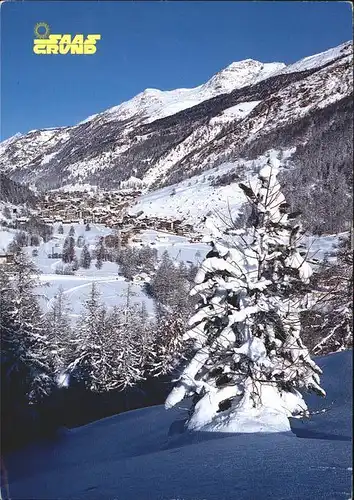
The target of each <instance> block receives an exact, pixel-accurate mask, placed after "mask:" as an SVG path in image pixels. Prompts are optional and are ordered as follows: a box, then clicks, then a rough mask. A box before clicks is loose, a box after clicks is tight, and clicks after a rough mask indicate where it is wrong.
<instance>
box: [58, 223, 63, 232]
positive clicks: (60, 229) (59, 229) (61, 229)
mask: <svg viewBox="0 0 354 500" xmlns="http://www.w3.org/2000/svg"><path fill="white" fill-rule="evenodd" d="M58 234H64V228H63V225H62V224H60V226H59V227H58Z"/></svg>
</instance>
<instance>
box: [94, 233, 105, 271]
mask: <svg viewBox="0 0 354 500" xmlns="http://www.w3.org/2000/svg"><path fill="white" fill-rule="evenodd" d="M95 256H96V267H97V269H101V268H102V264H103V261H105V260H106V256H107V252H106V248H105V244H104V238H103V237H101V238H99V240H98V242H97V245H96V248H95Z"/></svg>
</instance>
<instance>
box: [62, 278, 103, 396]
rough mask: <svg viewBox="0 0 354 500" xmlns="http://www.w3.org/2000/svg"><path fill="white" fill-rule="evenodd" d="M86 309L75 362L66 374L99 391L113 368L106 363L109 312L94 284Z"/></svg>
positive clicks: (77, 341)
mask: <svg viewBox="0 0 354 500" xmlns="http://www.w3.org/2000/svg"><path fill="white" fill-rule="evenodd" d="M84 308H85V310H84V313H83V315H82V318H81V320H80V321H79V322H78V324H77V328H76V335H75V342H74V353H73V357H74V359H73V360H72V361H71V362H70V363H69V365H68V368H67V370H66V373H67V374H69V375H70V376H72V377H73V378H75V379H76V380H78V381H80V382H81V383H83V385H84V386H85V387H87V388H88V389H89V390H91V391H100V389H101V387H102V385H104V384H105V377H106V372H107V371H109V369H110V367H109V366H108V365H107V363H106V350H107V347H106V346H107V342H106V318H107V311H106V308H105V307H104V305H103V304H102V302H101V295H100V292H99V290H98V288H97V285H96V284H95V283H92V287H91V291H90V295H89V297H88V299H87V300H86V301H85V303H84Z"/></svg>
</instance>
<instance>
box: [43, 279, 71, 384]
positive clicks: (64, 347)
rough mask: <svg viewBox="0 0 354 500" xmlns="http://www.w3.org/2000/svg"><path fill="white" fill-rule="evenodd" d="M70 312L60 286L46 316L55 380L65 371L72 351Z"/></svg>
mask: <svg viewBox="0 0 354 500" xmlns="http://www.w3.org/2000/svg"><path fill="white" fill-rule="evenodd" d="M70 312H71V309H70V305H69V302H68V299H67V297H66V296H65V294H64V289H63V287H62V286H60V287H59V289H58V294H57V295H56V297H55V299H54V301H53V304H52V306H51V309H50V311H49V312H48V313H47V315H46V329H47V336H48V342H49V346H50V352H51V360H52V367H53V373H54V374H55V376H56V377H57V379H58V377H59V376H60V375H61V374H62V373H63V372H64V371H65V369H66V366H67V364H68V362H69V360H70V357H71V355H72V350H73V347H72V330H71V323H70V319H69V314H70Z"/></svg>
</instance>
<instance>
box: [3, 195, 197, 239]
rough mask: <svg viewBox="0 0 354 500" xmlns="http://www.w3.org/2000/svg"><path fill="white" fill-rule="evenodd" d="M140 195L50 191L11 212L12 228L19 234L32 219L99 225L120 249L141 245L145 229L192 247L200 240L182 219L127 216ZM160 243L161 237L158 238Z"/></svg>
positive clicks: (64, 224)
mask: <svg viewBox="0 0 354 500" xmlns="http://www.w3.org/2000/svg"><path fill="white" fill-rule="evenodd" d="M141 194H142V191H141V190H137V189H134V188H133V189H122V190H117V191H103V190H102V191H101V190H98V191H93V192H92V191H89V192H87V191H74V192H73V191H50V192H47V193H45V194H43V195H41V196H39V197H38V198H37V203H36V205H35V206H34V207H33V208H31V209H27V210H23V209H19V208H18V207H15V208H13V209H12V213H11V221H12V225H13V227H14V228H16V229H19V230H20V229H22V228H24V227H25V226H26V224H27V223H28V221H29V219H30V218H31V217H35V218H36V219H38V220H40V221H41V222H42V223H44V224H46V225H48V226H53V225H54V224H55V225H63V226H64V227H65V226H67V225H69V226H71V225H73V224H75V225H77V224H83V225H87V224H99V225H101V226H103V227H105V228H108V229H111V232H114V231H118V232H119V234H120V238H121V243H122V245H128V244H130V243H133V244H134V243H141V241H142V240H141V239H140V238H139V233H141V231H144V230H148V229H150V230H154V231H158V232H161V233H168V234H172V235H179V236H185V237H187V238H188V239H189V241H190V242H191V243H194V242H198V241H200V240H201V235H198V234H195V231H194V228H193V226H192V225H191V224H188V223H186V222H185V221H183V220H181V219H176V218H163V217H153V216H147V215H145V214H144V212H143V211H140V212H137V213H129V209H130V208H131V207H132V206H133V205H134V204H135V202H136V199H137V198H138V197H139V196H140V195H141ZM160 239H162V240H163V239H164V237H163V236H160ZM165 239H166V238H165Z"/></svg>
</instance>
